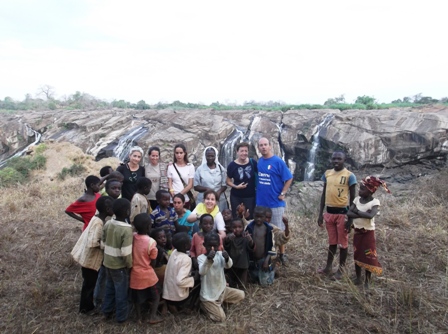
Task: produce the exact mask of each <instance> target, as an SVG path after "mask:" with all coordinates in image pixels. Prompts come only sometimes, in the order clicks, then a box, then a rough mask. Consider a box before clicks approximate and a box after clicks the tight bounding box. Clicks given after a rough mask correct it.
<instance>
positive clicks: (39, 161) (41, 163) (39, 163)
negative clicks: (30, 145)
mask: <svg viewBox="0 0 448 334" xmlns="http://www.w3.org/2000/svg"><path fill="white" fill-rule="evenodd" d="M46 163H47V158H46V157H44V156H43V155H42V154H37V155H36V156H35V157H34V158H33V160H32V164H33V167H34V168H33V169H43V168H44V167H45V164H46Z"/></svg>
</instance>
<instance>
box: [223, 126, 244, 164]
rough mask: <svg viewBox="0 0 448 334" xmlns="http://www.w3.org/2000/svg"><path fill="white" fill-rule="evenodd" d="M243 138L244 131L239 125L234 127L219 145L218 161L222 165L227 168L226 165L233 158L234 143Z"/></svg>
mask: <svg viewBox="0 0 448 334" xmlns="http://www.w3.org/2000/svg"><path fill="white" fill-rule="evenodd" d="M243 139H244V132H243V130H242V128H240V127H235V130H234V131H233V132H232V133H231V134H230V136H228V137H227V138H226V140H225V141H224V144H223V145H222V147H221V152H220V153H219V161H220V162H221V164H222V165H223V166H224V167H226V168H227V166H228V165H229V164H230V163H231V162H232V161H233V160H234V156H233V153H234V149H235V145H236V144H238V143H240V142H241V141H243Z"/></svg>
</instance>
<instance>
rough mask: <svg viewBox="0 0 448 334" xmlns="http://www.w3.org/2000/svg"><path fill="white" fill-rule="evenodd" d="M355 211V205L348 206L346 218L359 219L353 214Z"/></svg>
mask: <svg viewBox="0 0 448 334" xmlns="http://www.w3.org/2000/svg"><path fill="white" fill-rule="evenodd" d="M355 209H356V205H355V204H352V205H350V208H349V209H348V211H347V217H348V218H359V216H358V215H357V214H356V213H355Z"/></svg>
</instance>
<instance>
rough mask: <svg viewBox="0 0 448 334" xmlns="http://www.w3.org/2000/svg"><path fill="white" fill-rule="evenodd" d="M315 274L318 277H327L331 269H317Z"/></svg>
mask: <svg viewBox="0 0 448 334" xmlns="http://www.w3.org/2000/svg"><path fill="white" fill-rule="evenodd" d="M317 273H318V274H320V275H327V276H328V275H331V274H332V271H331V268H319V269H317Z"/></svg>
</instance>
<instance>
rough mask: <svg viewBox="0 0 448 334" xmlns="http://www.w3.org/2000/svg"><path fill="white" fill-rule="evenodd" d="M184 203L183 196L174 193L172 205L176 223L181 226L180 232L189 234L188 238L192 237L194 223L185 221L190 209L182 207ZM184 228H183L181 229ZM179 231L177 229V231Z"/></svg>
mask: <svg viewBox="0 0 448 334" xmlns="http://www.w3.org/2000/svg"><path fill="white" fill-rule="evenodd" d="M184 205H185V196H184V195H182V194H176V195H174V198H173V207H174V211H176V213H177V223H178V224H179V226H183V227H181V229H182V231H181V232H187V233H188V235H189V236H190V239H191V238H192V237H193V230H194V225H195V224H194V223H190V222H188V221H187V218H188V216H189V215H190V213H191V211H190V210H187V209H185V208H184ZM184 228H185V230H183V229H184ZM177 232H179V231H177Z"/></svg>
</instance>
